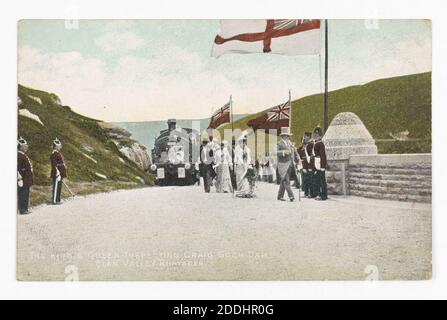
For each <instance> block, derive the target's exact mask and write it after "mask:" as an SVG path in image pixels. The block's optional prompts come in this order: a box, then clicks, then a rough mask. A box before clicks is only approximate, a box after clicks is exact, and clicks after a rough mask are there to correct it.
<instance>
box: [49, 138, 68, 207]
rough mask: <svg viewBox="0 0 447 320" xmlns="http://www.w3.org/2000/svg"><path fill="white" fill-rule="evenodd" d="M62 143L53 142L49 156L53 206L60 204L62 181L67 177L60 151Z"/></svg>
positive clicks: (55, 140)
mask: <svg viewBox="0 0 447 320" xmlns="http://www.w3.org/2000/svg"><path fill="white" fill-rule="evenodd" d="M61 149H62V143H61V142H60V141H59V139H58V138H56V139H54V140H53V152H52V153H51V156H50V161H51V179H52V183H53V193H52V197H51V202H52V203H53V204H60V203H61V191H62V179H65V178H66V177H67V167H66V166H65V162H64V157H63V155H62V153H61V152H60V150H61Z"/></svg>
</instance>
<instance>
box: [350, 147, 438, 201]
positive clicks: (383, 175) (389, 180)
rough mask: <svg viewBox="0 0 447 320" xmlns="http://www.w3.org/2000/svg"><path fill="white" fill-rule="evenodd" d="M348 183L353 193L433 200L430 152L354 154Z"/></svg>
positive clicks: (400, 199) (382, 197)
mask: <svg viewBox="0 0 447 320" xmlns="http://www.w3.org/2000/svg"><path fill="white" fill-rule="evenodd" d="M346 183H347V194H350V195H355V196H361V197H368V198H377V199H387V200H399V201H415V202H431V195H432V169H431V154H378V155H352V156H351V157H350V158H349V165H348V170H347V174H346Z"/></svg>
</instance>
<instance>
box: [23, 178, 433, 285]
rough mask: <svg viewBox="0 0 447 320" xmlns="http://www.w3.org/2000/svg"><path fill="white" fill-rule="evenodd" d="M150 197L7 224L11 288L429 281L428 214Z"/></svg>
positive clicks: (358, 201)
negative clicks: (38, 283) (59, 283)
mask: <svg viewBox="0 0 447 320" xmlns="http://www.w3.org/2000/svg"><path fill="white" fill-rule="evenodd" d="M276 191H277V186H276V185H272V184H266V183H260V184H259V185H258V188H257V195H258V197H257V198H256V199H239V198H233V197H232V195H231V194H216V193H211V194H205V193H204V192H203V191H202V188H199V187H197V186H194V187H164V188H161V187H153V188H145V189H137V190H126V191H117V192H110V193H103V194H97V195H92V196H88V197H79V198H75V199H72V200H70V201H67V202H65V203H64V204H63V205H61V206H41V207H38V208H35V209H34V211H33V213H32V214H31V215H28V216H18V240H17V242H18V243H17V278H18V279H19V280H64V279H77V278H79V279H80V280H323V279H330V280H348V279H349V280H355V279H357V280H363V279H365V278H366V277H367V276H368V273H371V272H372V273H371V274H370V276H371V277H375V275H376V274H377V273H376V272H375V271H378V277H379V278H380V279H428V278H430V277H431V205H429V204H410V203H400V202H393V201H381V200H372V199H363V198H356V197H348V198H343V197H332V198H331V199H330V200H329V201H326V202H319V201H314V200H309V199H302V201H301V202H295V203H290V202H278V201H276Z"/></svg>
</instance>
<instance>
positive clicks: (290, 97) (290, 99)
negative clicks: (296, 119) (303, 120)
mask: <svg viewBox="0 0 447 320" xmlns="http://www.w3.org/2000/svg"><path fill="white" fill-rule="evenodd" d="M289 107H290V112H289V130H290V133H292V94H291V93H290V89H289Z"/></svg>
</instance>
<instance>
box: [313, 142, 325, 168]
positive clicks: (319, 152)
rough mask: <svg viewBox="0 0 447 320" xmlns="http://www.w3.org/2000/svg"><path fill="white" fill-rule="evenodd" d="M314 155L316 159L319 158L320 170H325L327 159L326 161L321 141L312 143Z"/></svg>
mask: <svg viewBox="0 0 447 320" xmlns="http://www.w3.org/2000/svg"><path fill="white" fill-rule="evenodd" d="M314 153H315V157H316V158H320V159H321V160H320V164H321V169H326V166H327V159H326V147H325V146H324V143H323V141H321V140H318V141H315V142H314Z"/></svg>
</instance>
